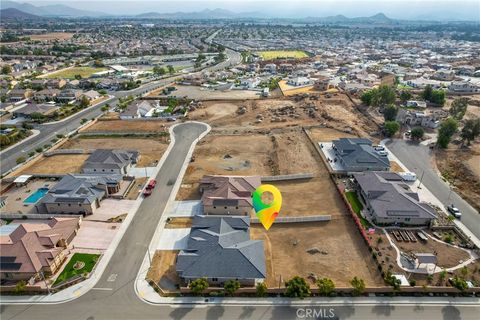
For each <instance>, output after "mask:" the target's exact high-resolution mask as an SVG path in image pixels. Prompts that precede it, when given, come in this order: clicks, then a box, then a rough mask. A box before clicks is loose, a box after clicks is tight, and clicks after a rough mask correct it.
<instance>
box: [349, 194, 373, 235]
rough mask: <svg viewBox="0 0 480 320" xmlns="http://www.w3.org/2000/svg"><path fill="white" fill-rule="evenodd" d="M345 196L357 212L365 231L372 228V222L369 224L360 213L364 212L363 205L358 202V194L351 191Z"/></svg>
mask: <svg viewBox="0 0 480 320" xmlns="http://www.w3.org/2000/svg"><path fill="white" fill-rule="evenodd" d="M345 196H346V197H347V200H348V202H349V203H350V205H351V206H352V209H353V211H355V213H356V214H357V216H358V217H359V218H360V222H361V223H362V225H363V227H364V228H365V229H368V228H370V227H371V226H372V225H371V224H370V222H368V220H367V219H365V218H364V217H362V214H361V213H360V211H362V209H363V205H362V203H361V202H360V200H358V196H357V193H356V192H354V191H349V192H345Z"/></svg>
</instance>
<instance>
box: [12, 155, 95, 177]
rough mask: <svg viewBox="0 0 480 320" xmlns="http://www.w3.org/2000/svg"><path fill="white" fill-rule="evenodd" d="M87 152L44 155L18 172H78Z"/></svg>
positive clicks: (86, 156)
mask: <svg viewBox="0 0 480 320" xmlns="http://www.w3.org/2000/svg"><path fill="white" fill-rule="evenodd" d="M88 156H89V154H59V155H54V156H51V157H44V158H43V159H41V160H39V161H38V162H35V163H33V164H32V165H30V166H29V165H28V164H27V165H26V167H25V168H24V169H23V170H22V171H21V173H19V174H67V173H79V172H80V170H81V168H82V166H83V163H84V162H85V160H87V158H88Z"/></svg>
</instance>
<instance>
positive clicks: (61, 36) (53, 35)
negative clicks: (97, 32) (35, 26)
mask: <svg viewBox="0 0 480 320" xmlns="http://www.w3.org/2000/svg"><path fill="white" fill-rule="evenodd" d="M73 35H74V33H70V32H50V33H45V34H32V35H29V36H28V37H29V38H30V39H31V40H34V41H36V40H39V41H46V40H68V39H71V38H72V37H73Z"/></svg>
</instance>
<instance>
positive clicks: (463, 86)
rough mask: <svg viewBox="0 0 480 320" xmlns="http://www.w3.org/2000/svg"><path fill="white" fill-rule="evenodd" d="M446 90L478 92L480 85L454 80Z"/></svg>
mask: <svg viewBox="0 0 480 320" xmlns="http://www.w3.org/2000/svg"><path fill="white" fill-rule="evenodd" d="M448 91H450V92H459V93H473V92H480V86H479V85H477V84H474V83H471V82H470V81H454V82H452V83H451V84H450V85H449V86H448Z"/></svg>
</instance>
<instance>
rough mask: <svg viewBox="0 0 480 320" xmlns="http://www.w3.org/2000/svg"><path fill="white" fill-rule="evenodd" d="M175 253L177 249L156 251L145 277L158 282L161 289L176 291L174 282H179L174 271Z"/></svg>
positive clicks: (176, 253)
mask: <svg viewBox="0 0 480 320" xmlns="http://www.w3.org/2000/svg"><path fill="white" fill-rule="evenodd" d="M177 255H178V251H163V250H162V251H160V250H159V251H156V252H155V255H154V256H153V259H152V266H151V267H150V269H149V270H148V273H147V278H148V279H151V280H153V281H154V282H155V283H157V284H159V285H160V286H161V287H162V289H163V290H167V291H170V292H171V291H177V290H176V288H175V284H178V283H180V278H179V277H178V275H177V272H176V271H175V260H176V259H177Z"/></svg>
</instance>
